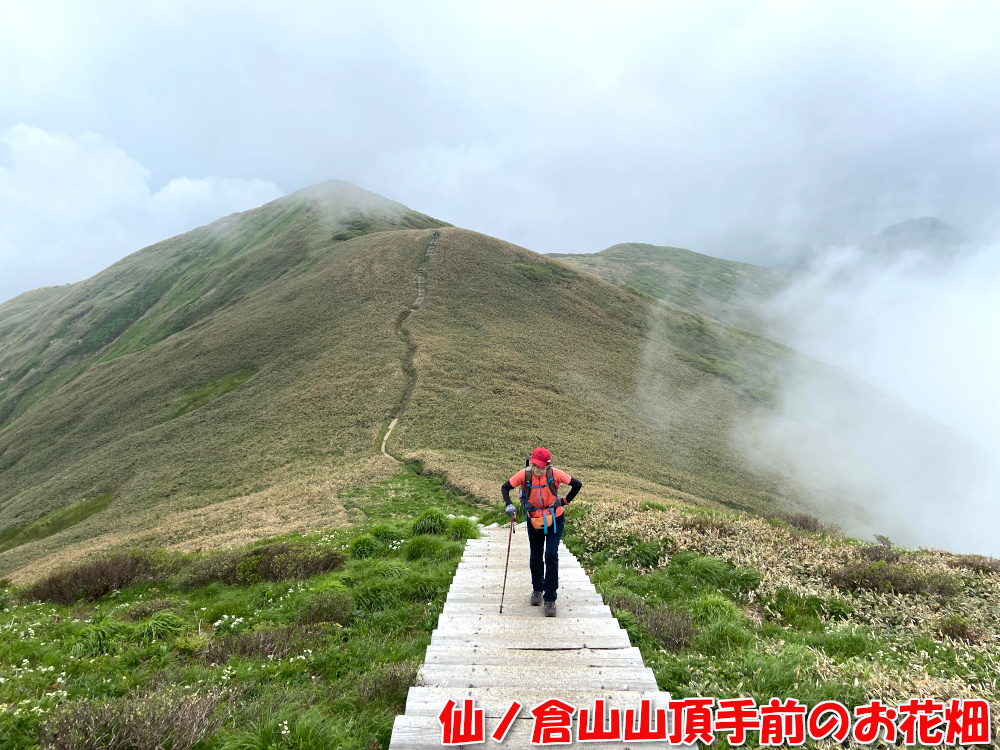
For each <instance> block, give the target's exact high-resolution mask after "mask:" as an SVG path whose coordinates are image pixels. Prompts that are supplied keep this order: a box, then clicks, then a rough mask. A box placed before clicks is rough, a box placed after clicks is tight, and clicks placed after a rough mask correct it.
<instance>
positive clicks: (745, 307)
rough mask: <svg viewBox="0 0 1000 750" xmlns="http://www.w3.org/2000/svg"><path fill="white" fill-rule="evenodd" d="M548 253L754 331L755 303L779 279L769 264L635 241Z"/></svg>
mask: <svg viewBox="0 0 1000 750" xmlns="http://www.w3.org/2000/svg"><path fill="white" fill-rule="evenodd" d="M549 257H552V258H558V259H559V260H560V261H562V262H563V263H566V264H567V265H570V266H573V267H574V268H578V269H580V270H582V271H586V272H588V273H592V274H594V275H595V276H599V277H601V278H602V279H604V280H605V281H610V282H611V283H612V284H616V285H618V286H621V287H631V288H632V289H635V290H638V291H640V292H642V293H643V294H648V295H649V296H651V297H653V298H654V299H658V300H661V301H663V302H666V303H667V304H669V305H671V306H673V307H676V308H678V309H680V310H685V311H687V312H690V313H694V314H696V315H701V316H703V317H707V318H711V319H713V320H716V321H719V322H721V323H725V324H726V325H730V326H734V327H736V328H742V329H744V330H748V331H755V332H761V331H762V326H761V325H760V322H759V319H758V316H757V313H756V312H755V310H754V306H755V304H758V303H760V302H761V301H763V300H766V299H768V298H770V297H772V296H773V295H774V294H775V293H776V292H777V291H778V290H779V289H780V288H781V287H782V285H783V284H784V283H785V276H784V274H782V273H781V272H778V271H772V270H771V269H769V268H761V267H760V266H754V265H750V264H749V263H737V262H735V261H731V260H724V259H722V258H713V257H711V256H709V255H702V254H701V253H695V252H692V251H690V250H684V249H681V248H679V247H658V246H656V245H647V244H643V243H637V242H629V243H623V244H621V245H614V246H613V247H609V248H607V249H606V250H602V251H601V252H599V253H584V254H568V253H567V254H561V253H558V254H557V253H551V254H550V255H549Z"/></svg>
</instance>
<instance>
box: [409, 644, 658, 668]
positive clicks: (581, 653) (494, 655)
mask: <svg viewBox="0 0 1000 750" xmlns="http://www.w3.org/2000/svg"><path fill="white" fill-rule="evenodd" d="M556 653H557V654H558V655H559V656H560V658H561V659H562V660H563V661H564V662H566V663H568V664H578V665H579V666H585V667H598V666H608V667H613V666H640V667H641V666H644V665H643V663H642V655H641V654H640V653H639V649H637V648H636V647H635V646H623V647H622V648H604V649H593V648H578V649H563V650H560V651H558V652H556V651H546V650H539V649H526V648H520V647H512V648H491V647H487V646H483V647H479V648H470V649H463V650H460V651H459V650H456V649H453V648H450V647H448V646H437V645H433V644H432V645H430V646H428V647H427V653H426V654H425V656H424V663H425V664H467V665H474V664H507V663H509V662H510V661H511V660H512V659H518V660H520V659H534V660H535V661H536V662H544V661H545V660H546V659H547V658H549V657H550V656H551V655H552V654H556Z"/></svg>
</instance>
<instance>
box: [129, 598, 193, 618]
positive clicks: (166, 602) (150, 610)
mask: <svg viewBox="0 0 1000 750" xmlns="http://www.w3.org/2000/svg"><path fill="white" fill-rule="evenodd" d="M183 606H184V603H183V602H179V601H176V600H174V599H152V600H150V601H148V602H136V603H135V604H133V605H132V606H131V608H130V609H129V610H128V612H126V613H125V617H127V618H128V619H129V620H132V621H133V622H141V621H142V620H145V619H146V618H147V617H149V616H150V615H152V614H155V613H157V612H163V611H166V610H178V609H180V608H181V607H183Z"/></svg>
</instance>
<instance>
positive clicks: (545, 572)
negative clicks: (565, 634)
mask: <svg viewBox="0 0 1000 750" xmlns="http://www.w3.org/2000/svg"><path fill="white" fill-rule="evenodd" d="M561 484H568V485H569V486H570V491H569V494H568V495H566V497H559V495H558V494H557V493H558V491H559V485H561ZM582 486H583V483H582V482H581V481H580V480H579V479H574V478H573V477H571V476H570V475H569V474H567V473H566V472H564V471H561V470H559V469H557V468H555V467H554V466H552V454H551V453H549V452H548V451H547V450H546V449H545V448H535V450H533V451H532V452H531V458H530V459H528V465H527V466H526V468H525V469H524V471H519V472H518V473H517V474H515V475H514V476H512V477H511V478H510V479H508V480H507V481H506V482H504V484H503V487H501V488H500V492H502V493H503V499H504V500H505V501H506V503H507V508H506V511H507V515H508V516H510V519H511V521H512V522H513V520H514V516H515V515H516V514H517V508H515V507H514V504H513V503H512V502H511V500H510V491H511V490H512V489H514V488H515V487H520V488H521V507H522V508H524V512H525V515H526V516H527V519H526V523H525V526H526V528H527V529H528V543H529V544H530V545H531V556H530V557H529V558H528V566H529V568H530V569H531V586H532V589H533V591H532V594H531V603H532V605H534V606H536V607H537V606H538V605H540V604H542V602H543V601H544V602H545V616H546V617H555V614H556V589H558V588H559V540H560V539H561V538H562V532H563V525H564V523H565V521H566V519H565V518H563V506H564V505H566V504H567V503H569V502H570V501H571V500H572V499H573V498H574V497H576V493H578V492H579V491H580V488H581V487H582ZM543 553H544V554H543Z"/></svg>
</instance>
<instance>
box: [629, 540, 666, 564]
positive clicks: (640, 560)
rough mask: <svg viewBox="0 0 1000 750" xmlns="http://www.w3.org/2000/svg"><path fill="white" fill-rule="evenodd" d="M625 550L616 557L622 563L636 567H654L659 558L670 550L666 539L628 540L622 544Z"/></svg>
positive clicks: (658, 562)
mask: <svg viewBox="0 0 1000 750" xmlns="http://www.w3.org/2000/svg"><path fill="white" fill-rule="evenodd" d="M624 547H625V552H623V553H622V554H621V555H618V556H617V557H616V560H617V561H618V562H619V563H621V564H622V565H628V566H630V567H636V568H655V567H656V566H657V565H659V564H660V560H661V559H663V558H664V557H666V556H667V555H668V554H669V552H670V546H669V543H667V542H666V541H650V542H635V541H632V542H628V543H626V544H625V545H624Z"/></svg>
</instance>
